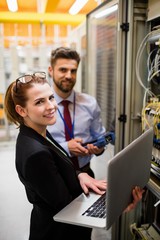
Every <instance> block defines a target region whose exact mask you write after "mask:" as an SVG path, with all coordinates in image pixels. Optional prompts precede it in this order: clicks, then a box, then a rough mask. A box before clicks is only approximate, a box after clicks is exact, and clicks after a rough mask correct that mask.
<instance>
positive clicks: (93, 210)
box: [82, 193, 106, 218]
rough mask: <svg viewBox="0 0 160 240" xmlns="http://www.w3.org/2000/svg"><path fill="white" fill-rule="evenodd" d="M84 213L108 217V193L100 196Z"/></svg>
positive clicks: (84, 214) (85, 214)
mask: <svg viewBox="0 0 160 240" xmlns="http://www.w3.org/2000/svg"><path fill="white" fill-rule="evenodd" d="M82 215H83V216H91V217H98V218H106V193H104V194H103V195H102V196H101V197H100V198H98V200H96V202H94V203H93V204H92V205H91V206H90V207H89V208H88V209H87V210H86V211H85V212H84V213H83V214H82Z"/></svg>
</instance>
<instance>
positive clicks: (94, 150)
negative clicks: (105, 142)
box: [87, 144, 104, 155]
mask: <svg viewBox="0 0 160 240" xmlns="http://www.w3.org/2000/svg"><path fill="white" fill-rule="evenodd" d="M87 149H88V152H89V154H95V155H99V154H101V153H102V152H103V151H104V147H101V148H99V147H97V146H94V145H93V144H87Z"/></svg>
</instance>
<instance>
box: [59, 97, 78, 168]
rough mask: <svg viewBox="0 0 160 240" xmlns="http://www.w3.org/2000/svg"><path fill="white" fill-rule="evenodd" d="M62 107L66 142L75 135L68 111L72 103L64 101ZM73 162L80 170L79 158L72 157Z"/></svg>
mask: <svg viewBox="0 0 160 240" xmlns="http://www.w3.org/2000/svg"><path fill="white" fill-rule="evenodd" d="M61 103H62V105H63V107H64V110H63V118H64V123H65V124H64V129H65V137H66V141H69V140H71V139H72V137H73V136H72V135H73V132H72V131H73V129H72V121H71V115H70V112H69V109H68V105H69V103H70V101H68V100H63V101H62V102H61ZM71 160H72V162H73V164H74V166H75V168H76V169H79V164H78V158H77V157H71Z"/></svg>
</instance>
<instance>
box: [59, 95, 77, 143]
mask: <svg viewBox="0 0 160 240" xmlns="http://www.w3.org/2000/svg"><path fill="white" fill-rule="evenodd" d="M75 95H76V94H75V93H74V100H73V121H72V130H71V131H70V129H69V127H68V126H67V123H66V121H65V119H64V117H63V115H62V113H61V112H60V110H59V108H58V112H59V115H60V117H61V119H62V121H63V123H64V125H65V127H66V129H67V132H68V134H69V136H70V138H71V139H73V138H74V123H75V109H76V96H75Z"/></svg>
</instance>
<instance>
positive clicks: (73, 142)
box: [48, 47, 106, 177]
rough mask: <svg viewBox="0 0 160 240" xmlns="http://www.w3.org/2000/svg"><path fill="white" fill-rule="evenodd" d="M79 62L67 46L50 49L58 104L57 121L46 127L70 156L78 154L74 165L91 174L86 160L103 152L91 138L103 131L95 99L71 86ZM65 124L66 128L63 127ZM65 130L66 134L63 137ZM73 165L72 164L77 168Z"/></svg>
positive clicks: (49, 69)
mask: <svg viewBox="0 0 160 240" xmlns="http://www.w3.org/2000/svg"><path fill="white" fill-rule="evenodd" d="M79 62H80V56H79V54H78V53H77V52H76V51H75V50H73V49H70V48H64V47H60V48H57V49H56V50H53V51H52V52H51V59H50V66H49V68H48V71H49V74H50V76H51V77H52V79H53V89H54V96H55V99H56V102H57V104H58V113H57V122H56V124H54V125H53V126H49V127H48V130H49V131H50V133H51V134H52V135H53V137H54V139H55V140H56V141H57V142H58V143H60V144H61V146H62V147H63V148H64V149H65V150H66V151H67V152H68V153H69V155H70V156H71V157H73V159H75V157H78V165H79V166H78V167H79V168H80V170H81V171H83V172H87V173H88V174H89V175H90V176H92V177H93V176H94V173H93V171H92V170H91V168H90V160H91V158H92V156H93V154H95V155H97V156H98V155H100V154H102V153H103V152H104V147H102V148H98V147H97V146H94V145H93V144H87V146H86V147H84V146H82V143H85V142H91V141H93V140H95V139H96V138H97V137H99V136H102V135H104V134H105V132H106V131H105V128H104V127H103V125H102V120H101V117H100V107H99V106H98V103H97V101H96V99H95V98H94V97H92V96H90V95H88V94H85V93H79V92H76V91H75V90H74V89H73V88H74V85H75V83H76V76H77V69H78V65H79ZM63 100H68V101H69V105H68V108H69V112H70V115H71V121H72V124H71V129H69V126H67V124H68V123H67V122H66V120H65V118H64V115H63V114H64V112H63V111H64V105H63V102H62V101H63ZM65 128H66V129H67V130H65ZM65 131H67V132H68V134H69V135H70V137H69V139H70V140H66V139H67V138H66V135H65ZM78 167H77V166H76V168H78Z"/></svg>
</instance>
